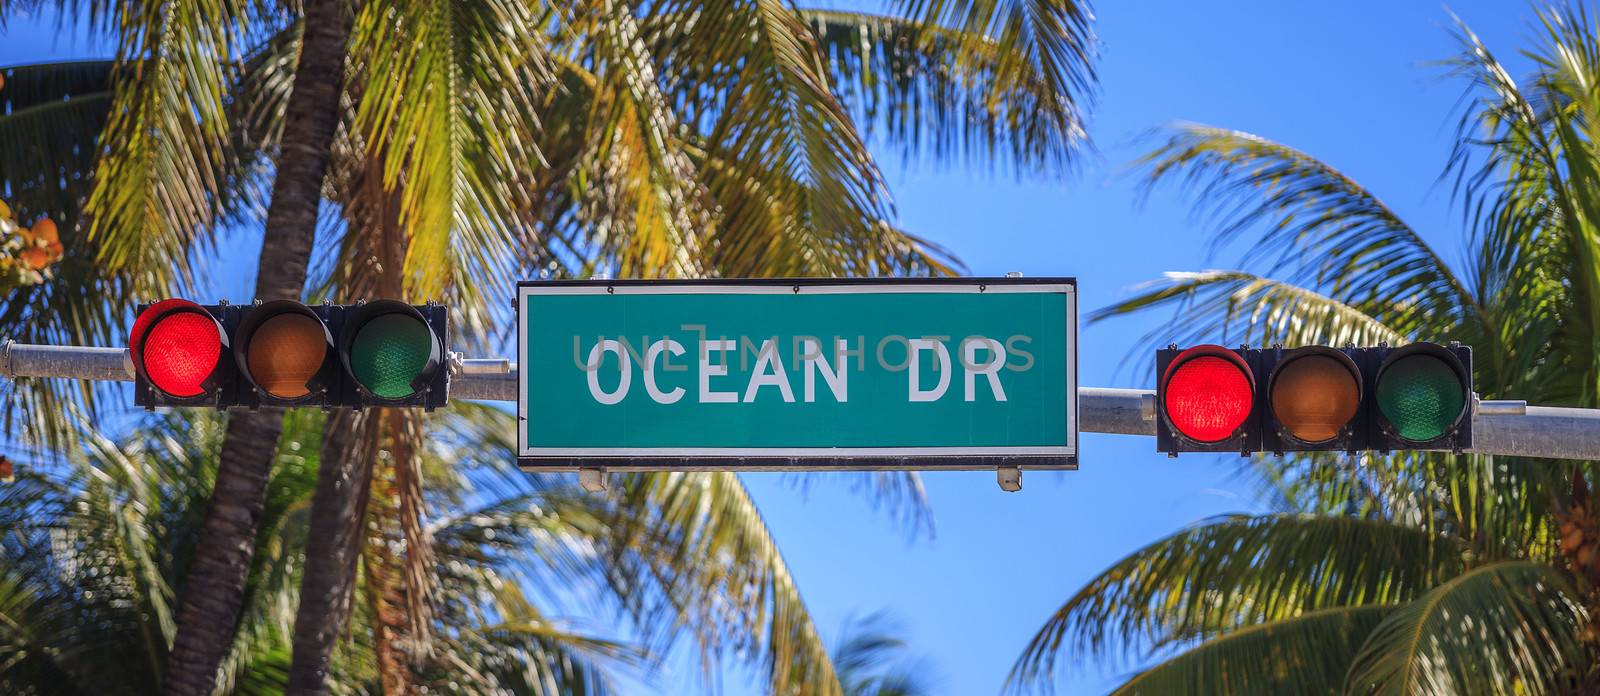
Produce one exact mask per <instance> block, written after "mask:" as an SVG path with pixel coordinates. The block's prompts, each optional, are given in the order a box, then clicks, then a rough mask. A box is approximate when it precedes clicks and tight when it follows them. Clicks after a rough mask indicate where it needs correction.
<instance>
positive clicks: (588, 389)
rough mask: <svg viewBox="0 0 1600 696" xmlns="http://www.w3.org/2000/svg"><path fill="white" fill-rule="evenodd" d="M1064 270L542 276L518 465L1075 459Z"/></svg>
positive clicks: (935, 464) (522, 381)
mask: <svg viewBox="0 0 1600 696" xmlns="http://www.w3.org/2000/svg"><path fill="white" fill-rule="evenodd" d="M1077 311H1078V304H1077V285H1076V282H1075V281H1074V280H1073V279H1070V278H1065V279H1064V278H988V279H983V278H970V279H969V278H962V279H881V280H880V279H872V280H867V279H859V280H854V279H847V280H840V279H832V280H771V281H762V280H727V281H716V280H695V281H620V280H618V281H537V282H524V283H522V284H520V286H519V288H518V296H517V327H518V329H517V340H518V344H517V355H518V363H519V365H520V369H519V370H518V375H519V376H518V379H519V384H518V401H517V416H518V428H517V445H518V450H519V460H520V462H521V464H522V465H523V466H524V467H525V468H527V469H530V470H546V471H548V470H571V469H576V468H583V467H607V468H612V469H620V470H630V469H631V470H708V469H710V470H761V469H769V470H770V469H781V470H807V469H818V470H822V469H988V468H994V467H997V466H1008V467H1009V466H1016V467H1022V468H1068V469H1070V468H1076V466H1077V453H1078V408H1077V406H1078V404H1077V386H1078V375H1077V364H1078V344H1077Z"/></svg>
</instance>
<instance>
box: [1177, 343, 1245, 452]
mask: <svg viewBox="0 0 1600 696" xmlns="http://www.w3.org/2000/svg"><path fill="white" fill-rule="evenodd" d="M1257 357H1258V356H1257V355H1256V352H1255V351H1251V350H1248V349H1244V348H1241V349H1238V350H1231V349H1228V348H1224V347H1222V346H1214V345H1200V346H1195V347H1193V348H1188V349H1186V350H1178V349H1177V348H1176V347H1173V348H1167V349H1164V350H1158V351H1156V374H1157V375H1158V376H1159V379H1158V380H1157V382H1156V403H1157V408H1156V410H1157V412H1158V416H1159V417H1158V418H1157V419H1156V448H1157V449H1158V450H1160V451H1163V452H1172V453H1176V452H1239V453H1241V454H1243V453H1248V452H1254V451H1256V450H1258V449H1260V448H1261V419H1260V415H1259V413H1258V411H1259V409H1258V408H1257V407H1256V401H1257V399H1256V368H1255V365H1254V363H1255V362H1256V359H1257Z"/></svg>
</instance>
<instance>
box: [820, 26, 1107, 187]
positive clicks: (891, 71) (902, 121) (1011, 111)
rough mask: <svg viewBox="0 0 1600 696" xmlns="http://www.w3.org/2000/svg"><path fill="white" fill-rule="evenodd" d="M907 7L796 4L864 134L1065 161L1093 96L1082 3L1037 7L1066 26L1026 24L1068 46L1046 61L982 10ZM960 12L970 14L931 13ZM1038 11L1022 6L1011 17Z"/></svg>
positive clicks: (939, 156) (990, 156)
mask: <svg viewBox="0 0 1600 696" xmlns="http://www.w3.org/2000/svg"><path fill="white" fill-rule="evenodd" d="M917 5H918V3H901V9H903V10H905V11H907V12H911V13H917V12H918V11H919V10H920V11H921V14H920V15H919V16H915V17H893V16H880V15H873V14H866V13H861V12H849V11H844V10H814V9H806V10H802V11H801V14H802V16H803V17H805V19H806V22H807V23H808V24H810V25H811V28H812V31H814V32H815V33H816V36H817V43H818V45H819V47H820V49H821V51H822V53H823V55H824V56H825V57H826V58H827V60H828V63H829V66H830V68H831V70H832V72H833V75H834V79H835V85H834V89H835V92H836V93H837V94H838V95H839V99H840V101H841V102H842V103H843V104H844V105H845V107H846V108H848V109H849V110H850V111H851V113H852V115H853V116H854V117H855V120H856V122H857V123H858V124H860V126H861V127H862V128H863V129H864V130H865V131H866V132H867V133H868V134H869V135H870V134H873V133H877V132H881V133H882V135H883V136H884V137H885V138H886V139H887V140H888V141H889V142H890V143H893V144H896V145H898V146H899V147H900V148H901V150H902V151H903V152H904V153H905V154H906V155H907V156H915V155H917V154H919V153H923V152H926V153H927V154H929V155H930V156H931V157H932V158H933V159H935V160H952V161H954V160H960V161H962V162H963V163H976V162H977V161H982V160H988V161H990V162H995V161H997V160H1000V161H1006V162H1009V163H1011V164H1013V165H1015V166H1016V168H1017V169H1019V170H1024V169H1035V170H1045V171H1049V170H1059V169H1064V168H1066V167H1068V166H1069V165H1070V164H1071V163H1072V162H1073V161H1074V159H1075V157H1076V155H1077V154H1078V152H1079V150H1080V149H1082V147H1083V146H1084V144H1085V142H1086V141H1087V138H1088V136H1087V134H1086V133H1085V132H1084V127H1083V120H1084V113H1083V112H1084V111H1085V110H1086V107H1087V106H1088V104H1087V102H1088V101H1089V100H1090V97H1091V96H1092V95H1091V89H1092V85H1093V82H1094V68H1093V65H1092V61H1093V59H1094V57H1095V39H1094V35H1093V32H1092V30H1091V29H1090V27H1089V21H1088V20H1089V13H1088V10H1087V8H1086V7H1084V6H1082V5H1079V4H1077V3H1074V2H1054V3H1038V4H1037V5H1036V6H1037V7H1038V8H1040V9H1043V10H1049V11H1059V12H1060V13H1061V17H1058V18H1055V19H1056V21H1058V22H1060V24H1059V26H1061V27H1063V28H1065V29H1066V33H1065V35H1059V36H1058V35H1054V33H1052V32H1049V31H1048V29H1047V28H1046V27H1031V28H1030V29H1028V30H1027V31H1026V33H1032V34H1034V35H1036V36H1038V37H1039V38H1041V39H1043V40H1044V41H1059V42H1063V43H1065V44H1066V45H1068V46H1070V49H1069V50H1067V51H1065V52H1063V53H1061V55H1064V56H1065V57H1066V59H1065V60H1064V61H1063V62H1059V63H1057V62H1049V63H1046V62H1041V61H1037V60H1035V57H1036V56H1035V54H1034V53H1033V50H1034V47H1032V46H1030V45H1029V43H1028V42H1025V41H1023V40H1021V39H1022V36H1023V32H1017V33H996V32H990V31H987V29H989V26H981V27H977V28H976V29H975V28H974V26H975V25H976V24H977V23H978V22H979V21H980V20H977V19H976V18H973V17H970V15H971V13H972V12H973V10H974V9H976V8H963V10H957V9H956V8H944V9H943V11H941V9H940V8H933V7H927V8H922V7H918V6H917ZM963 11H964V12H965V13H966V14H967V15H969V16H968V17H967V19H969V20H971V21H962V22H959V23H937V22H950V21H951V20H952V19H955V17H956V16H957V15H958V13H961V12H963ZM1011 12H1012V16H1016V10H1015V9H1012V10H1011ZM1038 19H1039V16H1038V15H1035V16H1033V17H1026V14H1025V13H1024V15H1023V18H1021V19H1018V20H1017V21H1021V22H1037V21H1038ZM1063 19H1065V20H1066V21H1062V20H1063ZM994 23H995V21H990V22H989V23H988V24H989V25H993V24H994ZM1041 30H1044V32H1043V33H1042V34H1041ZM997 37H999V38H997ZM1006 38H1011V39H1013V40H1011V41H1010V42H1009V43H1007V42H1006V41H1005V39H1006ZM1052 71H1054V73H1065V74H1052Z"/></svg>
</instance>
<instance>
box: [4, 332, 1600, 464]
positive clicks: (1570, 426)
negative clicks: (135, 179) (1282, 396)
mask: <svg viewBox="0 0 1600 696" xmlns="http://www.w3.org/2000/svg"><path fill="white" fill-rule="evenodd" d="M454 357H458V359H457V360H456V361H455V364H456V367H455V369H453V370H452V371H453V372H455V374H453V375H452V376H451V379H450V398H452V399H472V400H480V401H516V400H517V365H516V363H514V362H512V361H510V360H507V359H505V358H485V359H466V358H459V356H454ZM0 376H4V377H8V378H17V377H59V378H65V379H90V380H108V381H119V382H128V381H132V380H133V362H132V361H131V360H130V359H129V357H128V350H127V349H126V348H82V347H75V346H39V345H28V344H23V343H14V342H10V341H6V342H3V343H0ZM1155 419H1156V399H1155V392H1153V391H1151V390H1149V389H1105V388H1100V387H1083V388H1081V389H1079V390H1078V426H1079V430H1081V431H1082V432H1086V433H1111V434H1117V435H1144V436H1153V435H1155V434H1156V422H1155ZM1472 444H1473V446H1472V449H1471V450H1470V451H1472V452H1474V453H1478V454H1498V455H1507V456H1516V457H1541V458H1547V459H1592V460H1600V410H1596V409H1583V408H1558V407H1551V406H1528V405H1527V403H1526V402H1523V401H1488V400H1485V401H1480V402H1478V403H1477V404H1476V407H1475V409H1474V413H1473V416H1472Z"/></svg>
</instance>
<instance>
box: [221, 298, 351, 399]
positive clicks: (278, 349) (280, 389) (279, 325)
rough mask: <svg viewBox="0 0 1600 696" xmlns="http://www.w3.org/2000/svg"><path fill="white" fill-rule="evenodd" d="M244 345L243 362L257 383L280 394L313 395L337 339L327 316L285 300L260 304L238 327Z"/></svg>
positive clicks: (284, 395)
mask: <svg viewBox="0 0 1600 696" xmlns="http://www.w3.org/2000/svg"><path fill="white" fill-rule="evenodd" d="M238 343H240V344H242V345H243V346H244V355H243V356H242V357H243V359H242V360H240V367H243V368H244V371H245V376H246V377H248V378H249V379H250V381H251V382H252V383H254V384H255V386H256V388H258V389H260V390H262V391H264V392H266V393H267V394H268V395H270V396H273V397H275V398H279V399H299V398H303V397H305V396H309V395H310V394H311V390H312V388H313V386H315V385H313V384H312V382H313V380H314V379H315V378H316V376H317V373H318V372H320V371H321V370H322V366H323V363H324V361H325V360H327V357H328V351H329V350H330V348H331V344H332V340H331V338H330V337H329V335H328V329H327V327H326V326H324V325H323V323H322V320H321V319H319V318H318V317H317V315H316V314H314V313H312V311H311V309H310V308H308V307H306V306H305V305H303V304H300V303H299V302H294V301H290V300H280V301H277V302H268V303H266V304H264V305H261V306H260V307H257V308H256V309H255V311H254V312H252V313H251V316H250V318H249V319H246V320H245V323H244V324H242V325H241V326H240V327H239V333H238Z"/></svg>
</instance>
